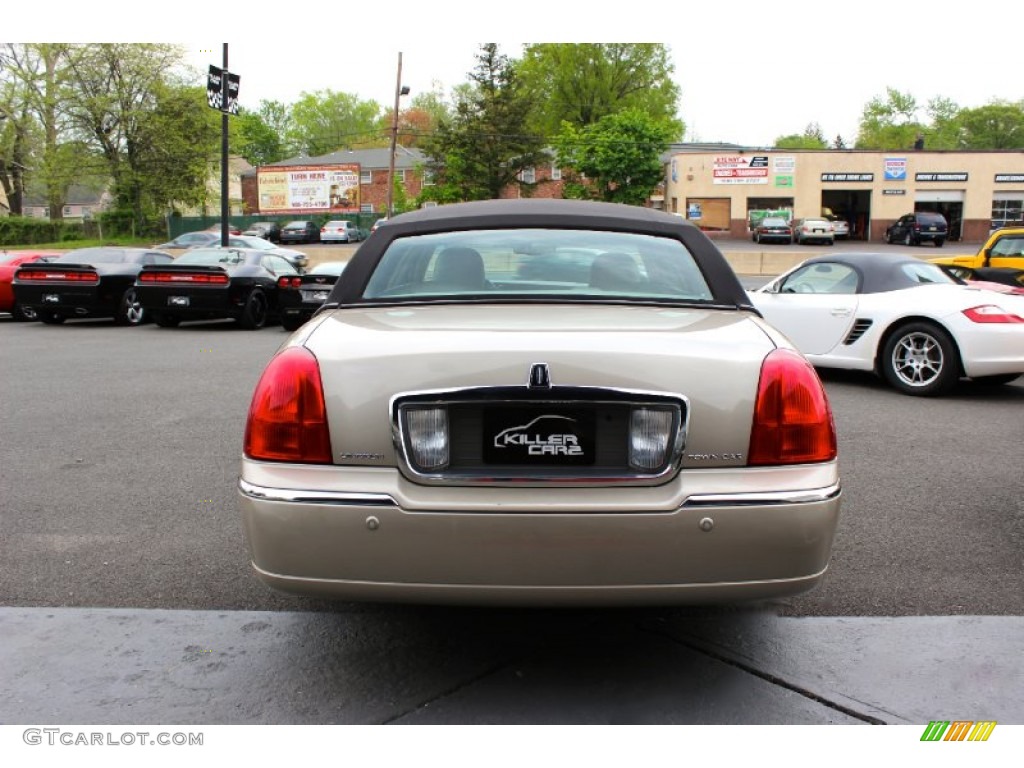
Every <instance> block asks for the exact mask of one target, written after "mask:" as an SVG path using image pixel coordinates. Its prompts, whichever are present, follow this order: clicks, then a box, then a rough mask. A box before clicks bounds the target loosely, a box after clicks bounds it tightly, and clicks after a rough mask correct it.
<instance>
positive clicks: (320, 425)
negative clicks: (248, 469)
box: [245, 347, 332, 464]
mask: <svg viewBox="0 0 1024 768" xmlns="http://www.w3.org/2000/svg"><path fill="white" fill-rule="evenodd" d="M245 455H246V456H248V457H249V458H251V459H258V460H262V461H287V462H293V463H298V464H330V463H332V461H331V436H330V432H329V431H328V429H327V407H326V406H325V404H324V389H323V383H322V382H321V379H320V365H319V363H317V360H316V357H314V356H313V353H312V352H310V351H309V350H308V349H306V348H305V347H289V348H288V349H286V350H284V351H283V352H281V353H280V354H278V355H277V356H275V357H274V358H273V359H272V360H271V361H270V363H269V364H268V365H267V367H266V369H265V370H264V371H263V375H262V376H261V377H260V380H259V383H258V384H257V385H256V391H255V392H254V393H253V396H252V404H251V405H250V406H249V418H248V420H247V421H246V425H245Z"/></svg>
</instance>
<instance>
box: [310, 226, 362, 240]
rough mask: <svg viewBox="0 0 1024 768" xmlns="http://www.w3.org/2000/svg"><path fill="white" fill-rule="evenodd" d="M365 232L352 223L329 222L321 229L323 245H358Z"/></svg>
mask: <svg viewBox="0 0 1024 768" xmlns="http://www.w3.org/2000/svg"><path fill="white" fill-rule="evenodd" d="M362 239H363V231H362V230H361V229H359V227H357V226H356V225H355V224H353V223H352V222H351V221H345V220H340V221H328V222H326V223H324V225H323V226H322V227H320V242H321V243H358V242H359V241H360V240H362Z"/></svg>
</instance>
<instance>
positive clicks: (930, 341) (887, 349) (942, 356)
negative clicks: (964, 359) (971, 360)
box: [880, 323, 960, 396]
mask: <svg viewBox="0 0 1024 768" xmlns="http://www.w3.org/2000/svg"><path fill="white" fill-rule="evenodd" d="M880 365H881V368H882V374H883V375H884V376H885V378H886V380H887V381H888V382H889V383H890V384H892V386H894V387H895V388H896V389H898V390H900V391H901V392H904V393H906V394H908V395H922V396H931V395H939V394H942V393H943V392H946V391H948V390H949V389H950V388H952V386H953V385H954V384H956V382H957V380H958V379H959V378H960V358H959V356H958V354H957V350H956V346H955V345H954V344H953V340H952V339H951V338H950V337H949V334H947V333H946V332H945V331H944V330H942V329H941V328H939V327H938V326H936V325H932V324H931V323H907V324H906V325H903V326H900V327H899V328H897V329H896V330H895V331H894V332H893V333H892V334H891V335H890V336H889V338H888V339H887V340H886V342H885V346H884V347H883V349H882V358H881V361H880Z"/></svg>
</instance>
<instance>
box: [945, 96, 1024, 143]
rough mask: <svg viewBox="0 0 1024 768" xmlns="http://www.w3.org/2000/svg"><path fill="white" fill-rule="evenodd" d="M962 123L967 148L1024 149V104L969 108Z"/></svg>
mask: <svg viewBox="0 0 1024 768" xmlns="http://www.w3.org/2000/svg"><path fill="white" fill-rule="evenodd" d="M958 123H959V126H960V138H961V141H962V146H963V147H964V148H965V149H1018V150H1019V149H1024V101H1021V102H1017V103H1016V104H1013V103H1008V102H999V101H997V102H993V103H991V104H987V105H985V106H983V107H978V108H977V109H965V110H962V111H961V112H960V113H959V115H958Z"/></svg>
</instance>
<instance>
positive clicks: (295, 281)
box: [277, 275, 302, 288]
mask: <svg viewBox="0 0 1024 768" xmlns="http://www.w3.org/2000/svg"><path fill="white" fill-rule="evenodd" d="M301 285H302V278H301V277H288V276H287V275H284V276H283V277H279V278H277V287H278V288H298V287H300V286H301Z"/></svg>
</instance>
